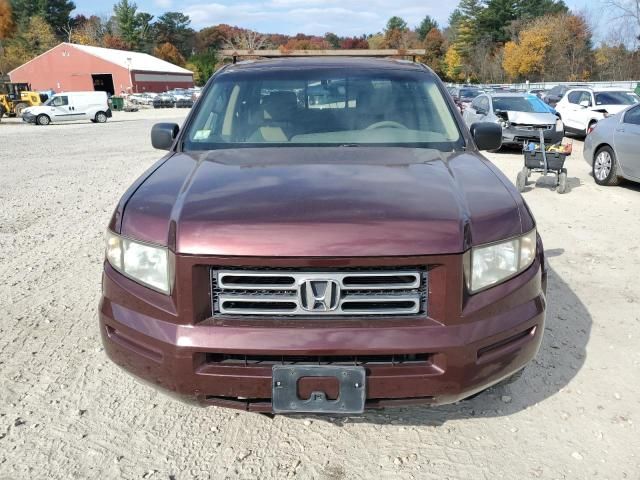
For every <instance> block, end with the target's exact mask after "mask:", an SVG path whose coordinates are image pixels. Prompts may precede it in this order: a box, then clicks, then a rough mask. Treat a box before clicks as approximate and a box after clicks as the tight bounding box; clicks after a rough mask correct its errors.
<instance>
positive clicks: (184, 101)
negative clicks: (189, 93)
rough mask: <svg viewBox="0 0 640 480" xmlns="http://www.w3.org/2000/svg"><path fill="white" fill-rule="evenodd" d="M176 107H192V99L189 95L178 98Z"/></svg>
mask: <svg viewBox="0 0 640 480" xmlns="http://www.w3.org/2000/svg"><path fill="white" fill-rule="evenodd" d="M176 107H177V108H191V107H193V99H192V98H191V97H185V98H178V99H177V100H176Z"/></svg>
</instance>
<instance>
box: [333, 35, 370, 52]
mask: <svg viewBox="0 0 640 480" xmlns="http://www.w3.org/2000/svg"><path fill="white" fill-rule="evenodd" d="M339 47H340V48H342V49H345V50H353V49H363V50H366V49H367V48H369V42H367V39H366V38H365V37H364V36H362V37H359V38H358V37H346V38H343V39H342V41H341V42H340V45H339Z"/></svg>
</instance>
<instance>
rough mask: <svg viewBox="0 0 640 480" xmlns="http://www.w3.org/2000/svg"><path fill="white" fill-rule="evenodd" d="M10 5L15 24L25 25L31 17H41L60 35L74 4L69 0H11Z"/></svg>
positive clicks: (68, 20) (68, 23) (69, 20)
mask: <svg viewBox="0 0 640 480" xmlns="http://www.w3.org/2000/svg"><path fill="white" fill-rule="evenodd" d="M11 7H12V9H13V14H14V19H15V21H16V24H18V25H25V24H26V23H28V22H29V21H30V19H31V17H34V16H38V17H42V18H43V19H44V21H45V22H47V23H48V24H49V25H51V27H52V28H53V30H54V32H55V34H56V35H58V36H59V37H62V36H64V29H65V28H67V27H68V26H69V25H70V23H71V12H72V11H73V10H74V9H75V8H76V5H75V3H73V2H72V1H70V0H11Z"/></svg>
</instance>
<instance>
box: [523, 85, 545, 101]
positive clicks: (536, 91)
mask: <svg viewBox="0 0 640 480" xmlns="http://www.w3.org/2000/svg"><path fill="white" fill-rule="evenodd" d="M528 93H530V94H532V95H535V96H536V97H538V98H540V99H542V97H544V95H546V93H547V90H546V89H545V88H532V89H531V90H529V92H528Z"/></svg>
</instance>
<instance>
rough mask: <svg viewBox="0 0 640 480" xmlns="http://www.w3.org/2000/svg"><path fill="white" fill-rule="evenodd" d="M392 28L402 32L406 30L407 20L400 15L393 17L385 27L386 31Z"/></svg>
mask: <svg viewBox="0 0 640 480" xmlns="http://www.w3.org/2000/svg"><path fill="white" fill-rule="evenodd" d="M391 30H399V31H401V32H404V31H405V30H407V22H405V21H404V20H403V19H402V18H400V17H391V18H390V19H389V21H388V22H387V27H386V28H385V30H384V31H385V33H386V32H389V31H391Z"/></svg>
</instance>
